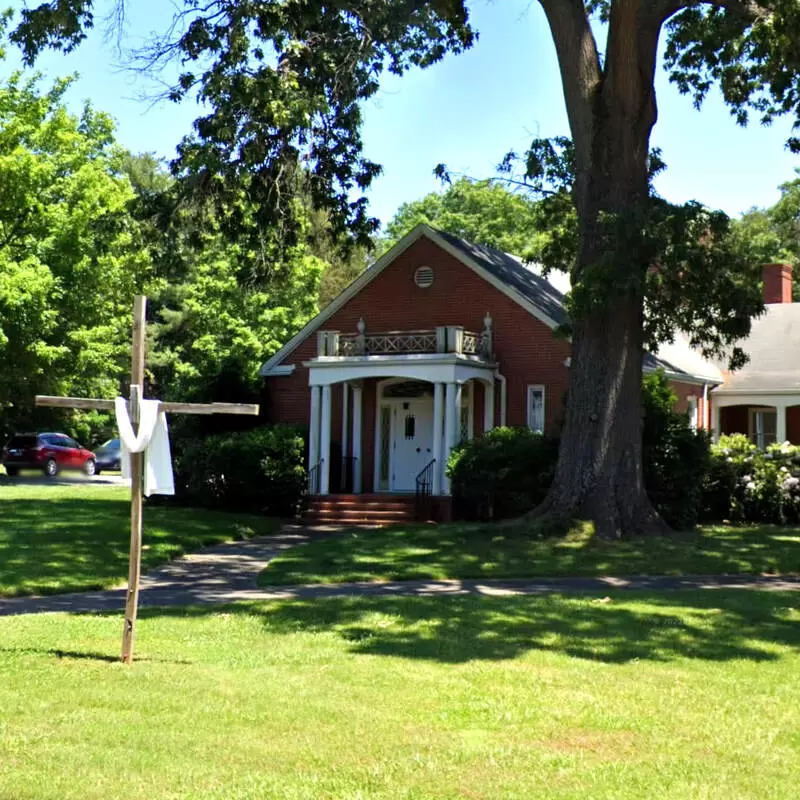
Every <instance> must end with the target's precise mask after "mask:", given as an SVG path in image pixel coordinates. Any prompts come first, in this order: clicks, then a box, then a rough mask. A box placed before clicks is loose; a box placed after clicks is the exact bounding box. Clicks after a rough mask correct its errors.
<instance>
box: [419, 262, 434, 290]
mask: <svg viewBox="0 0 800 800" xmlns="http://www.w3.org/2000/svg"><path fill="white" fill-rule="evenodd" d="M414 283H416V284H417V286H419V288H420V289H427V288H428V287H430V286H433V267H418V268H417V271H416V272H415V273H414Z"/></svg>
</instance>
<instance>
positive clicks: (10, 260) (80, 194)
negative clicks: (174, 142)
mask: <svg viewBox="0 0 800 800" xmlns="http://www.w3.org/2000/svg"><path fill="white" fill-rule="evenodd" d="M68 85H69V81H59V82H57V83H56V84H55V85H54V86H53V87H51V88H50V89H42V88H41V83H40V81H39V80H38V79H36V78H33V79H26V78H24V77H23V76H22V75H21V74H20V73H15V74H13V75H12V76H11V78H10V79H9V80H8V81H7V82H6V83H5V84H3V85H2V86H0V415H2V416H1V417H0V425H2V426H3V427H4V428H5V431H4V432H5V433H7V432H8V430H9V429H10V428H13V427H15V426H20V425H30V424H31V421H32V419H33V397H34V395H35V394H37V393H41V394H70V393H71V394H81V395H85V394H89V395H100V396H113V394H114V393H116V392H117V391H118V388H119V385H120V380H121V376H122V374H123V372H124V370H126V369H127V368H128V364H129V359H130V351H129V341H128V339H129V318H130V309H131V303H132V299H133V295H134V294H135V293H136V291H141V290H143V289H144V288H145V287H146V286H147V283H148V281H149V278H150V265H149V261H148V259H147V257H146V254H144V253H143V249H142V247H141V240H140V238H139V231H138V227H137V225H136V224H135V222H134V220H133V219H132V218H131V216H130V214H129V212H128V204H129V203H130V201H131V200H132V199H133V190H132V188H131V185H130V182H129V181H128V179H127V178H126V177H125V176H124V175H122V162H123V152H122V151H121V149H119V148H117V147H116V146H115V145H114V140H113V124H112V121H111V119H110V118H109V117H108V116H107V115H105V114H102V113H99V112H97V111H94V110H93V109H92V108H91V107H90V106H88V105H87V106H86V107H84V109H83V112H82V113H81V114H80V115H79V116H76V115H73V114H70V113H69V112H68V111H67V110H66V108H65V107H64V104H63V101H62V97H63V94H64V92H65V90H66V89H67V87H68ZM41 416H42V414H40V417H41Z"/></svg>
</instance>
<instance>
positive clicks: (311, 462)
mask: <svg viewBox="0 0 800 800" xmlns="http://www.w3.org/2000/svg"><path fill="white" fill-rule="evenodd" d="M321 392H322V389H321V387H319V386H312V387H311V412H310V419H309V421H308V471H309V472H311V470H312V469H314V467H316V466H317V462H318V461H319V406H320V395H321ZM317 481H319V474H318V475H317ZM315 488H316V489H317V490H318V489H319V483H317V486H316V487H315Z"/></svg>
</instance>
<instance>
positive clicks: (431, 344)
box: [339, 331, 436, 356]
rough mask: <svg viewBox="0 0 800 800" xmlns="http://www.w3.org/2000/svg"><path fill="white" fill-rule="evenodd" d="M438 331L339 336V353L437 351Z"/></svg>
mask: <svg viewBox="0 0 800 800" xmlns="http://www.w3.org/2000/svg"><path fill="white" fill-rule="evenodd" d="M435 352H436V331H392V332H389V333H373V334H370V335H369V336H362V335H361V334H352V335H350V334H344V335H341V336H339V355H342V356H362V355H392V354H394V353H398V354H399V353H435Z"/></svg>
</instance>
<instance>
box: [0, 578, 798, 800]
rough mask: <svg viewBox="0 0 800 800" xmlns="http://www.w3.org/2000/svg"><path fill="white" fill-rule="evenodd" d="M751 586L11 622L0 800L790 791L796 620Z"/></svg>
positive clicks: (0, 667) (552, 797)
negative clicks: (132, 634)
mask: <svg viewBox="0 0 800 800" xmlns="http://www.w3.org/2000/svg"><path fill="white" fill-rule="evenodd" d="M796 606H797V597H796V596H794V595H791V594H780V593H770V592H754V591H751V592H748V591H738V592H734V591H707V592H676V593H672V594H657V593H637V594H627V593H626V594H619V595H615V596H614V597H612V599H611V601H610V602H597V598H594V599H592V598H564V597H558V596H552V597H538V598H532V597H528V598H508V597H505V598H498V597H495V598H473V597H461V598H438V599H434V598H385V599H384V598H369V599H353V598H348V599H329V600H324V601H314V602H297V601H293V602H288V601H287V602H278V603H272V604H263V605H238V606H235V607H227V608H218V609H202V610H201V609H188V610H173V611H166V610H158V609H155V610H148V609H145V610H143V611H142V612H141V615H140V620H141V622H140V624H139V626H138V629H137V630H138V633H137V654H138V655H139V657H140V658H141V660H140V661H139V662H138V663H136V664H134V666H133V667H131V668H126V667H124V666H122V665H121V664H119V663H117V662H116V658H117V655H118V650H119V644H120V627H121V620H120V617H119V615H113V616H91V615H85V616H79V615H76V616H69V615H62V614H58V615H38V616H29V617H5V618H0V643H1V644H0V797H2V798H14V800H73V799H74V800H101V799H102V800H105V799H106V798H115V797H124V798H127V800H151V798H158V800H165V799H166V798H192V800H212V799H213V800H245V799H248V800H269V799H271V798H274V799H275V800H299V799H300V798H304V799H307V800H323V799H325V798H329V799H331V800H332V799H333V798H335V799H336V800H357V799H362V800H366V799H367V798H369V800H380V799H385V800H398V799H400V800H402V799H403V798H407V799H409V800H411V798H413V799H414V800H454V799H455V798H467V799H469V800H476V799H477V798H482V799H483V800H488V799H490V798H497V800H515V798H518V799H519V800H530V798H547V799H548V800H560V799H561V798H576V799H577V798H581V799H582V798H587V797H588V798H592V799H593V800H603V798H615V800H624V799H625V798H630V800H641V798H649V797H652V798H667V797H668V798H671V800H676V799H677V800H681V799H682V798H685V799H686V800H695V799H696V798H720V799H721V800H730V798H736V799H737V800H739V798H754V799H755V798H759V800H763V799H764V798H792V799H793V798H795V797H796V796H797V780H796V778H797V775H798V774H800V733H798V732H799V731H800V681H798V680H797V675H798V672H800V651H799V650H798V645H800V612H799V611H798V609H797V607H796Z"/></svg>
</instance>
